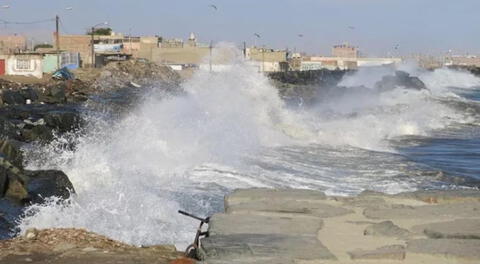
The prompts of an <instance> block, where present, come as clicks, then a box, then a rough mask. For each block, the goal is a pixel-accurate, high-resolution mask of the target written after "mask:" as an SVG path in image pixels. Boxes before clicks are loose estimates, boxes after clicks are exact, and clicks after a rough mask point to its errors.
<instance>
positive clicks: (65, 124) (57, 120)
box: [44, 111, 80, 132]
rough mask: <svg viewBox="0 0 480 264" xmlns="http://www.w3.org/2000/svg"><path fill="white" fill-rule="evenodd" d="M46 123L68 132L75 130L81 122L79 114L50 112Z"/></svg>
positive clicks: (60, 130) (46, 116) (46, 117)
mask: <svg viewBox="0 0 480 264" xmlns="http://www.w3.org/2000/svg"><path fill="white" fill-rule="evenodd" d="M44 119H45V122H46V123H47V125H48V126H49V127H52V128H55V129H57V130H59V132H67V131H69V130H71V129H73V128H75V127H76V126H77V124H78V122H79V121H80V118H79V116H78V113H76V112H72V111H50V112H48V113H47V114H46V115H45V117H44Z"/></svg>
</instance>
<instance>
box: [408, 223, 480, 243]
mask: <svg viewBox="0 0 480 264" xmlns="http://www.w3.org/2000/svg"><path fill="white" fill-rule="evenodd" d="M413 229H417V230H422V231H423V233H425V234H426V235H427V236H428V237H429V238H458V239H480V218H477V219H457V220H454V221H448V222H440V223H431V224H425V225H418V226H415V227H413Z"/></svg>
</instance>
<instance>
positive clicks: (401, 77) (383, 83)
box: [375, 71, 427, 92]
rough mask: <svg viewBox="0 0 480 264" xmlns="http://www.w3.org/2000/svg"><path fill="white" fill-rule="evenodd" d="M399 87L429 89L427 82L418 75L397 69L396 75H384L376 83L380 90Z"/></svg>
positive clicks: (376, 87)
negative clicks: (411, 74)
mask: <svg viewBox="0 0 480 264" xmlns="http://www.w3.org/2000/svg"><path fill="white" fill-rule="evenodd" d="M397 87H403V88H406V89H413V90H423V89H427V87H426V86H425V84H424V83H423V82H422V81H421V80H420V79H419V78H418V77H415V76H410V74H409V73H407V72H404V71H396V72H395V75H386V76H383V77H382V80H380V81H378V82H377V83H375V89H377V90H378V91H380V92H384V91H389V90H393V89H395V88H397Z"/></svg>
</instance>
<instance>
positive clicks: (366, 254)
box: [348, 245, 405, 260]
mask: <svg viewBox="0 0 480 264" xmlns="http://www.w3.org/2000/svg"><path fill="white" fill-rule="evenodd" d="M348 254H349V255H350V258H351V259H352V260H361V259H365V260H368V259H372V260H375V259H377V260H378V259H388V260H403V259H405V247H404V246H403V245H390V246H384V247H380V248H377V249H374V250H356V251H352V252H349V253H348Z"/></svg>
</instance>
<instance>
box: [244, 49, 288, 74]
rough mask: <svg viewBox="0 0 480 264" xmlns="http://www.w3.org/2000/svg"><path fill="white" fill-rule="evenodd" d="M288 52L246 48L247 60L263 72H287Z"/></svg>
mask: <svg viewBox="0 0 480 264" xmlns="http://www.w3.org/2000/svg"><path fill="white" fill-rule="evenodd" d="M287 55H288V53H287V51H286V50H274V49H268V48H258V47H252V48H246V49H245V58H246V59H247V60H250V61H252V65H254V66H255V67H257V68H258V70H259V71H262V72H277V71H284V70H287V68H288V66H287V65H288V64H287Z"/></svg>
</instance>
